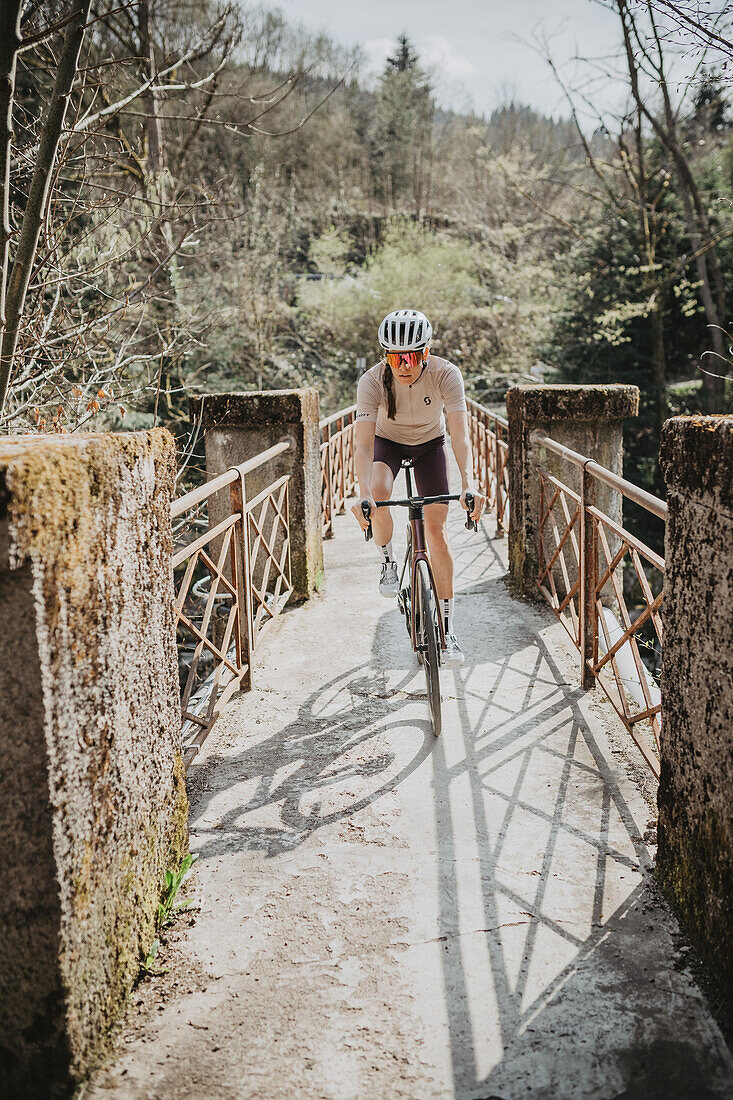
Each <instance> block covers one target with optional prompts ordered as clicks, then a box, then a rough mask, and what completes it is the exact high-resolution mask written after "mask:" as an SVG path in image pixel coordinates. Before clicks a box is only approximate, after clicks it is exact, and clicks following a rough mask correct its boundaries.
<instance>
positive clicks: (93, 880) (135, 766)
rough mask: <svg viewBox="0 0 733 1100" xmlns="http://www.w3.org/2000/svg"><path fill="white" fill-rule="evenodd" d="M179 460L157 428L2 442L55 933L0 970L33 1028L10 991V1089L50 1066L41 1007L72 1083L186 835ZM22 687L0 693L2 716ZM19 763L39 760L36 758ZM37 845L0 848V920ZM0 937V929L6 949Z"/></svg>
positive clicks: (11, 593) (19, 915) (131, 972)
mask: <svg viewBox="0 0 733 1100" xmlns="http://www.w3.org/2000/svg"><path fill="white" fill-rule="evenodd" d="M174 471H175V446H174V443H173V440H172V438H171V436H170V435H169V434H168V433H167V432H164V431H162V430H154V431H152V432H139V433H129V434H124V435H112V434H105V435H87V436H78V437H71V438H68V437H67V438H63V439H48V438H47V437H46V438H44V439H42V440H35V439H31V440H28V439H23V440H17V441H13V440H11V441H5V442H4V443H3V444H2V446H0V482H1V483H2V485H3V489H4V494H3V496H4V501H5V509H6V515H5V521H4V526H5V532H6V540H5V547H6V553H5V555H4V558H5V560H4V562H3V563H2V567H0V568H4V570H5V572H4V574H3V580H4V591H5V594H6V599H7V605H6V606H7V608H8V614H10V612H11V611H12V606H13V603H14V601H17V602H18V603H19V604H20V603H21V602H22V600H23V598H26V597H24V595H23V591H24V586H26V592H27V598H28V599H30V600H32V603H31V606H32V608H33V617H32V619H31V620H30V621H29V619H28V618H27V617H26V619H25V620H24V621H22V622H19V623H18V631H19V633H20V634H22V635H23V636H24V637H26V638H28V643H27V644H26V643H24V646H23V647H22V648H23V650H26V649H27V650H28V651H29V652H33V651H35V653H36V654H37V658H36V672H35V673H32V674H31V676H30V677H29V679H28V681H27V683H26V685H25V688H26V692H27V693H28V695H29V696H31V697H33V698H35V699H37V700H38V709H37V713H35V715H34V717H33V719H32V721H31V720H29V722H28V723H27V727H28V733H27V737H28V748H29V750H30V749H31V746H32V747H33V751H34V752H35V753H36V754H42V755H43V757H44V766H43V768H42V772H43V780H44V782H43V785H42V786H41V785H40V783H39V781H38V777H37V778H36V780H35V781H34V783H33V784H27V785H26V786H25V787H24V789H23V797H24V798H25V799H27V800H28V807H27V809H28V812H29V813H30V814H31V815H32V816H33V817H34V818H36V819H38V820H40V821H41V822H42V823H43V825H44V828H45V829H47V831H48V836H49V847H48V848H47V856H46V862H45V864H44V867H45V871H44V874H45V875H46V881H45V887H44V898H45V899H46V904H47V905H51V909H50V910H49V918H48V920H47V921H46V925H45V928H46V934H47V935H51V936H52V937H54V938H55V941H56V948H55V950H54V954H55V962H54V964H51V963H49V969H48V973H47V974H46V976H45V978H43V980H41V978H39V977H38V976H37V975H36V976H35V977H34V975H33V974H32V973H30V972H28V970H27V968H25V967H24V966H23V965H22V963H21V964H20V965H19V964H18V963H17V961H15V962H14V960H13V959H12V958H4V959H3V966H2V967H0V971H5V973H6V975H7V974H11V975H12V974H14V975H15V979H16V981H18V982H20V986H21V988H20V991H16V993H17V997H16V1000H17V1001H21V1002H22V1003H23V1004H24V1012H25V1015H26V1016H27V1014H28V1011H30V1012H31V1016H32V1017H33V1019H32V1020H31V1021H30V1026H28V1025H29V1021H28V1020H27V1019H23V1020H21V1018H20V1016H18V1015H17V1014H15V1015H14V1013H13V1010H12V1006H11V1007H10V1008H9V1009H8V1002H7V1000H6V998H7V995H8V993H9V990H8V989H7V988H6V989H3V1005H4V1018H3V1023H4V1028H3V1039H2V1043H3V1049H2V1051H0V1061H2V1062H3V1063H4V1064H5V1065H6V1066H7V1065H8V1064H9V1062H10V1061H11V1060H12V1061H13V1063H14V1064H13V1068H12V1072H13V1073H14V1075H15V1081H16V1088H17V1090H18V1095H23V1094H24V1093H23V1089H24V1087H25V1082H26V1077H24V1074H27V1073H29V1072H32V1073H34V1074H36V1076H37V1075H38V1073H39V1072H41V1073H42V1072H43V1071H42V1066H43V1059H44V1055H45V1045H46V1042H47V1040H46V1037H45V1034H44V1030H45V1029H46V1027H47V1026H48V1023H49V1019H50V1021H51V1023H52V1024H53V1026H54V1027H56V1028H57V1030H58V1031H59V1032H60V1033H61V1034H62V1035H63V1044H65V1048H66V1055H65V1056H64V1057H62V1059H61V1061H62V1062H65V1068H64V1073H65V1074H66V1077H67V1079H68V1081H70V1082H72V1081H75V1080H79V1079H80V1078H82V1077H83V1076H84V1074H85V1073H86V1072H87V1070H88V1068H89V1067H90V1065H91V1064H92V1063H93V1061H94V1059H95V1058H96V1057H97V1056H98V1055H99V1052H100V1050H101V1049H102V1048H103V1046H104V1042H105V1037H106V1034H107V1031H108V1028H109V1026H110V1024H111V1022H112V1021H113V1020H114V1018H115V1017H116V1015H117V1014H118V1013H119V1011H120V1009H121V1007H122V1005H123V1003H124V1000H125V997H126V994H127V992H128V991H129V989H130V987H131V985H132V983H133V981H134V980H135V978H136V976H137V974H138V972H139V967H140V959H141V956H142V957H144V955H145V953H146V952H147V950H148V949H149V947H150V944H151V943H152V940H153V938H154V935H155V912H156V908H157V904H158V900H159V896H160V890H161V885H162V881H163V876H164V873H165V870H166V869H167V868H168V867H170V866H171V865H173V864H175V862H176V861H178V862H180V859H181V857H182V855H183V854H184V852H185V850H186V848H187V821H186V812H185V810H186V794H185V784H184V777H183V768H182V764H181V756H180V745H179V725H180V722H179V716H180V715H179V701H178V682H177V672H176V667H177V666H176V652H175V624H174V618H173V580H172V569H171V551H172V538H171V524H170V496H171V490H172V485H173V477H174ZM28 587H29V588H30V591H28V590H27V589H28ZM12 659H13V658H12V654H10V655H9V656H8V660H9V661H10V662H12ZM15 702H16V700H13V699H8V700H6V701H5V705H4V711H5V713H4V715H3V717H4V718H5V722H4V723H3V726H4V728H5V729H9V728H11V725H10V723H11V721H12V714H13V706H14V703H15ZM17 765H18V768H19V770H20V771H23V770H24V769H26V768H30V767H31V766H34V767H35V768H36V771H37V759H36V760H35V761H31V760H30V759H28V758H27V757H26V758H22V759H19V760H18V762H17ZM7 782H8V784H11V783H12V777H9V779H8V780H7ZM4 793H10V791H9V789H8V788H7V787H6V790H5V792H4ZM34 843H40V837H39V838H38V840H37V841H34V839H33V837H32V836H31V835H29V836H28V838H26V840H25V841H24V845H23V846H22V858H19V859H15V858H13V856H12V855H10V856H9V858H8V859H6V860H5V866H6V870H8V871H9V873H10V877H11V879H12V880H13V881H14V882H16V883H17V892H16V894H15V896H14V897H12V898H11V899H10V901H9V902H6V903H3V902H2V901H0V914H1V917H2V924H3V926H5V927H6V928H10V929H12V928H15V927H18V926H20V925H22V923H23V921H24V920H26V919H27V917H28V912H27V906H26V904H25V897H24V891H25V884H26V883H27V882H28V881H31V880H32V879H33V876H34V874H36V873H37V868H36V867H34V866H33V865H29V862H28V860H29V858H30V857H32V855H33V847H34ZM51 876H53V880H55V882H54V881H52V877H51ZM54 896H55V899H56V900H55V901H53V904H51V903H52V899H53V898H54ZM54 905H55V906H56V909H54V908H53V906H54ZM10 939H11V941H12V940H13V937H12V936H11V938H10ZM5 946H6V944H5V941H4V937H0V951H3V954H5V951H4V950H3V949H4V947H5ZM29 949H32V944H29ZM52 978H53V983H55V984H54V989H55V994H54V996H55V997H56V1001H55V1003H56V1006H57V1007H56V1009H55V1010H54V1012H51V1013H50V1016H49V1011H48V1008H47V1003H46V1002H47V998H48V992H49V991H48V990H47V989H46V990H45V989H44V982H45V983H46V985H49V983H51V979H52ZM34 1005H35V1008H31V1009H29V1006H34ZM54 1013H55V1014H54ZM41 1020H44V1021H45V1022H44V1024H43V1025H41ZM34 1021H37V1024H34ZM51 1030H53V1028H51ZM63 1044H62V1045H63ZM11 1052H14V1053H12V1054H11ZM39 1067H40V1068H39ZM54 1072H55V1081H56V1086H57V1087H58V1086H59V1081H61V1080H62V1077H63V1075H61V1076H59V1075H60V1073H61V1070H60V1069H59V1067H58V1066H57V1067H56V1070H55V1071H54ZM36 1083H37V1082H36Z"/></svg>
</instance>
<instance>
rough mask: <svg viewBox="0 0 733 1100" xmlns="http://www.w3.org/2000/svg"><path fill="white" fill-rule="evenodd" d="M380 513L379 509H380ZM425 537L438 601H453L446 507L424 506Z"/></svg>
mask: <svg viewBox="0 0 733 1100" xmlns="http://www.w3.org/2000/svg"><path fill="white" fill-rule="evenodd" d="M380 511H381V509H380ZM425 537H426V539H427V543H428V550H429V551H430V564H431V566H432V569H433V576H434V577H435V587H436V588H437V590H438V599H439V600H451V599H453V554H452V553H451V548H450V546H449V545H448V505H447V504H426V505H425Z"/></svg>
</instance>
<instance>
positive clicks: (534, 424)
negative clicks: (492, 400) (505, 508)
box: [506, 385, 639, 595]
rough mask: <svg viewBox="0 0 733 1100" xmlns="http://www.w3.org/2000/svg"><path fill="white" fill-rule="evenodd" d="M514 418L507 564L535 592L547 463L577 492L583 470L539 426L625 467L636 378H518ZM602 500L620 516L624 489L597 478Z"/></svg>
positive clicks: (511, 405)
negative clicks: (562, 382)
mask: <svg viewBox="0 0 733 1100" xmlns="http://www.w3.org/2000/svg"><path fill="white" fill-rule="evenodd" d="M506 407H507V417H508V420H509V432H508V442H509V502H510V503H509V569H510V575H511V580H512V584H513V585H514V586H515V588H516V589H517V590H518V591H520V592H522V593H524V594H525V595H535V594H536V593H537V571H538V565H539V518H540V484H539V475H538V473H537V467H538V466H540V465H541V466H542V467H543V468H544V469H546V470H547V471H548V473H550V474H552V475H554V476H555V477H557V478H558V479H559V480H560V481H562V482H563V483H564V484H565V485H567V486H568V487H569V488H571V489H573V490H575V492H577V493H579V492H580V481H581V471H580V469H579V468H578V467H576V466H572V465H571V464H570V463H568V462H565V461H563V459H562V458H560V457H559V456H557V455H555V454H553V453H551V452H550V451H548V450H546V449H543V448H541V447H540V446H539V445H538V444H536V443H534V442H533V441H532V433H533V432H534V431H536V430H539V431H542V432H544V433H546V434H547V435H549V436H551V437H552V438H553V439H554V440H556V441H557V442H558V443H562V444H563V445H564V446H566V447H570V448H571V450H574V451H577V452H578V453H580V454H582V455H585V456H586V457H587V458H592V459H594V460H595V461H596V462H598V463H600V464H601V465H602V466H606V467H607V468H608V469H609V470H612V471H613V472H614V473H616V474H621V473H623V420H624V418H625V417H628V416H636V415H637V413H638V411H639V390H638V387H637V386H621V385H609V386H514V387H513V388H512V389H510V390H509V391H508V393H507V395H506ZM596 504H597V506H598V507H599V508H600V509H601V510H602V511H603V512H605V513H606V515H608V516H610V517H611V519H614V520H616V522H620V521H621V504H622V501H621V495H620V493H618V492H617V490H615V489H610V488H608V487H606V486H604V485H601V484H599V485H598V486H597V489H596Z"/></svg>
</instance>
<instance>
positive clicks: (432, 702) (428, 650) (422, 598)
mask: <svg viewBox="0 0 733 1100" xmlns="http://www.w3.org/2000/svg"><path fill="white" fill-rule="evenodd" d="M415 581H416V583H415V589H416V591H415V592H413V594H412V598H413V599H414V600H415V615H416V623H415V626H416V633H417V639H418V645H419V646H420V650H419V652H421V653H422V658H423V662H422V663H423V667H424V669H425V680H426V682H427V686H428V705H429V707H430V722H431V724H432V727H433V733H434V734H435V736H436V737H437V736H438V735H439V733H440V730H441V728H442V724H443V718H442V713H441V705H440V671H439V669H440V655H439V652H438V632H437V627H436V625H435V608H434V602H433V587H432V585H431V583H430V574H429V572H428V566H427V564H426V562H424V561H419V562H418V563H417V576H416V578H415Z"/></svg>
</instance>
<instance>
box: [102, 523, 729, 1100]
mask: <svg viewBox="0 0 733 1100" xmlns="http://www.w3.org/2000/svg"><path fill="white" fill-rule="evenodd" d="M489 526H491V527H492V528H493V520H488V521H487V523H486V524H485V529H484V531H483V532H482V533H479V534H478V535H474V534H473V533H470V534H469V533H468V532H466V531H465V529H464V528H463V526H462V522H461V520H460V516H459V515H458V513H457V510H456V511H455V513H454V517H453V538H454V545H455V546H456V547H457V550H458V564H459V579H458V594H457V610H456V622H457V629H458V632H459V637H460V638H461V640H462V641H463V644H464V647H465V649H466V652H467V661H466V664H465V666H464V667H463V668H462V669H461V670H460V671H456V672H450V671H445V672H443V673H442V679H443V692H444V696H445V704H444V706H445V719H444V731H443V734H442V736H441V737H440V739H439V740H438V741H437V742H436V741H435V740H434V739H433V736H432V733H431V732H430V729H429V725H428V718H427V701H426V699H425V696H424V690H425V688H424V679H421V677H422V673H421V672H418V670H417V668H416V666H415V665H414V664H413V660H412V657H411V654H410V652H409V647H408V642H407V635H406V633H405V630H404V627H403V624H402V620H401V619H400V617H399V615H398V613H397V611H396V609H395V607H394V605H393V604H392V605H390V604H388V603H387V602H386V601H384V600H382V599H380V597H379V596H378V595H377V593H376V582H377V576H378V566H377V564H376V560H375V555H374V551H373V549H372V548H371V547H366V546H365V544H364V541H363V538H362V537H361V535H360V533H359V532H358V531H357V529H356V525H355V524H354V523H353V519H351V518H350V517H341V518H339V517H337V519H336V537H335V538H334V540H333V541H332V542H329V543H327V544H326V554H327V581H326V591H325V595H323V596H321V597H319V598H318V599H314V600H312V601H311V602H310V604H309V605H308V606H307V607H305V608H297V609H295V610H294V611H292V612H287V613H286V614H285V615H284V616H283V618H282V620H281V626H280V629H279V633H278V634H277V635H276V636H274V637H273V638H272V640H271V641H269V642H268V643H267V647H266V648H265V651H264V657H265V659H264V664H263V668H262V671H261V675H260V680H259V685H258V690H256V691H254V692H253V693H252V694H251V695H249V696H242V697H240V698H239V699H238V701H236V702H235V703H234V704H233V705H232V707H231V709H230V710H229V711H228V713H227V714H226V715H225V716H224V717H223V718H222V720H221V723H220V725H219V726H218V727H217V728H216V729H215V731H214V733H213V734H212V736H211V738H210V739H209V741H208V742H207V744H206V745H205V747H204V749H203V751H202V754H201V757H200V760H201V764H195V765H194V766H193V768H192V771H191V785H192V812H193V817H192V833H193V840H192V843H193V846H194V847H195V848H196V849H197V851H198V852H199V853H200V857H201V858H200V861H199V863H198V865H197V870H196V871H195V873H194V882H195V895H196V898H197V900H198V903H199V904H200V906H201V910H200V912H199V914H198V915H197V917H196V919H195V923H194V924H193V927H191V928H185V929H184V930H182V931H181V932H180V933H179V936H178V938H177V942H176V943H175V945H174V947H173V949H172V951H171V955H170V958H169V959H168V960H166V962H167V965H168V966H170V967H171V973H170V974H169V975H167V976H163V977H160V978H158V979H155V980H154V981H152V982H151V983H150V985H149V986H148V988H147V990H146V991H143V990H141V992H140V1003H139V1006H138V1010H137V1014H136V1015H135V1016H134V1017H133V1019H132V1020H131V1021H130V1023H129V1025H128V1026H127V1028H126V1029H125V1030H124V1031H123V1032H122V1034H121V1036H120V1042H119V1046H118V1050H119V1052H120V1053H119V1055H118V1057H117V1059H116V1060H115V1061H114V1062H112V1063H111V1065H110V1066H109V1067H108V1069H107V1070H106V1071H105V1072H104V1073H102V1074H101V1075H100V1076H99V1077H98V1078H97V1079H96V1081H95V1084H94V1087H93V1089H92V1090H91V1093H90V1096H92V1097H94V1098H95V1100H99V1098H102V1097H106V1096H109V1095H110V1094H112V1095H114V1096H115V1097H124V1098H128V1097H130V1098H132V1097H135V1098H142V1097H145V1098H150V1100H173V1098H179V1097H180V1098H183V1097H191V1098H194V1100H197V1098H204V1097H215V1098H220V1097H221V1098H227V1100H229V1098H234V1097H237V1098H248V1097H251V1098H255V1097H257V1098H258V1100H260V1098H281V1097H282V1098H283V1100H285V1098H287V1100H291V1098H293V1097H298V1098H301V1097H303V1098H306V1100H315V1098H323V1097H326V1098H333V1100H347V1098H358V1100H361V1098H364V1100H370V1098H372V1097H378V1098H380V1100H381V1098H385V1100H387V1098H389V1100H393V1098H405V1100H407V1098H410V1100H422V1098H434V1100H443V1098H445V1097H461V1098H469V1097H471V1098H488V1097H502V1098H504V1100H525V1098H526V1097H527V1096H530V1095H531V1096H536V1097H543V1098H545V1100H558V1098H563V1100H566V1098H568V1100H572V1098H588V1097H596V1098H604V1097H609V1098H610V1097H619V1096H627V1097H639V1098H642V1097H643V1098H647V1097H659V1098H661V1097H664V1098H665V1100H666V1098H667V1097H681V1096H685V1097H700V1096H721V1097H722V1096H730V1095H731V1090H732V1089H733V1064H732V1063H731V1057H730V1054H729V1053H728V1051H727V1049H726V1047H725V1045H724V1043H723V1041H722V1039H721V1036H720V1034H719V1032H718V1029H717V1027H716V1025H715V1024H714V1023H713V1021H712V1020H711V1017H710V1015H709V1013H708V1010H707V1008H706V1005H705V1002H704V1000H703V998H702V996H701V994H700V992H699V990H698V989H697V988H696V986H695V985H694V983H693V981H692V980H691V977H690V975H689V973H688V971H687V970H686V968H685V964H684V954H683V953H682V951H681V943H680V940H679V937H678V935H677V932H676V926H675V924H674V922H673V921H672V919H671V918H670V916H669V915H668V913H667V910H666V909H665V908H664V906H663V905H662V904H661V903H660V902H659V901H658V900H657V898H656V897H655V894H654V892H653V888H652V885H651V881H652V880H651V875H650V849H649V847H648V845H647V843H646V842H645V839H644V838H645V834H647V828H648V823H649V822H650V820H651V819H652V817H653V811H652V809H651V808H650V806H651V805H653V794H654V792H653V790H652V789H651V784H650V782H649V780H648V779H647V780H646V782H647V783H648V784H649V789H648V790H647V791H646V798H645V797H644V796H643V794H642V793H641V792H640V789H639V787H638V786H637V784H636V782H635V781H634V778H633V776H634V774H635V773H636V772H635V770H636V769H638V771H639V775H640V776H642V777H644V776H646V775H647V773H646V771H645V770H644V769H643V766H642V765H641V764H640V763H639V758H638V756H637V755H636V750H635V749H634V748H633V747H632V746H631V747H630V746H629V744H628V739H627V737H626V734H625V732H624V731H623V730H621V731H620V732H619V726H618V723H617V722H616V720H615V719H614V720H613V722H612V723H611V724H610V725H609V724H608V723H607V716H608V708H607V707H606V706H604V705H603V704H602V703H601V701H600V700H599V698H598V697H597V695H596V693H591V694H587V695H583V694H582V693H581V692H580V691H579V690H577V688H576V683H577V680H576V664H577V662H576V659H575V656H574V654H572V653H570V652H569V651H568V649H567V647H566V644H565V641H564V639H565V635H564V632H563V630H562V627H560V626H559V625H558V624H556V623H555V621H554V620H553V619H551V618H550V615H549V613H546V612H544V611H543V610H541V609H537V608H535V607H533V606H531V605H528V604H526V603H522V602H518V601H515V600H512V599H511V598H510V596H509V593H508V591H507V588H506V586H505V584H504V581H503V579H502V578H503V574H504V573H505V569H506V564H505V559H503V558H502V554H503V544H502V543H501V542H497V541H492V540H490V539H489V537H488V534H487V531H488V529H489ZM647 835H649V834H647ZM530 1090H531V1091H530Z"/></svg>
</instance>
